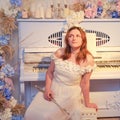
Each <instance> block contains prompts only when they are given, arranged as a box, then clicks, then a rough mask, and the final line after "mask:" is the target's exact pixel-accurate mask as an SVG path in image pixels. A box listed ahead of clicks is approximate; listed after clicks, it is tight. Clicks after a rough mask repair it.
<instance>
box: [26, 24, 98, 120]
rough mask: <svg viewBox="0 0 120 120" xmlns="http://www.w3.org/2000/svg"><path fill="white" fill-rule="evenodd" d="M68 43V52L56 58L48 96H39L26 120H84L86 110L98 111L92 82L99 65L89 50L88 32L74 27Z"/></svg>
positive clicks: (49, 73) (62, 50)
mask: <svg viewBox="0 0 120 120" xmlns="http://www.w3.org/2000/svg"><path fill="white" fill-rule="evenodd" d="M65 43H66V47H65V48H60V49H58V50H57V51H56V52H55V53H54V54H53V55H52V61H51V64H50V66H49V68H48V71H47V73H46V85H45V91H44V95H43V93H42V92H39V93H38V94H37V95H36V97H35V98H34V100H33V101H32V103H31V105H30V106H29V107H28V109H27V111H26V114H25V120H34V119H35V120H68V119H69V120H80V118H81V114H80V113H81V111H82V110H83V108H84V107H89V108H95V109H97V105H96V104H94V103H90V98H89V86H90V82H89V81H90V76H91V74H92V70H93V68H94V67H95V64H94V60H93V56H92V55H91V53H90V52H89V51H88V50H87V39H86V34H85V32H84V31H83V30H82V29H81V28H79V27H76V26H73V27H71V28H70V29H69V30H68V31H67V33H66V36H65ZM82 96H83V100H84V102H83V101H82ZM55 102H56V104H57V105H56V104H55ZM61 107H62V108H61Z"/></svg>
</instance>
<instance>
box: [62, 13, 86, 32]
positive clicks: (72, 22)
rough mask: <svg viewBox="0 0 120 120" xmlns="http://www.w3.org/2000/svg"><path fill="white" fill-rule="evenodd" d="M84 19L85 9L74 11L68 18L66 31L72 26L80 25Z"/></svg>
mask: <svg viewBox="0 0 120 120" xmlns="http://www.w3.org/2000/svg"><path fill="white" fill-rule="evenodd" d="M83 20H84V11H79V12H72V13H71V15H70V16H68V17H67V18H66V24H65V25H64V32H66V31H67V29H68V28H70V27H72V26H77V27H79V26H80V22H82V21H83Z"/></svg>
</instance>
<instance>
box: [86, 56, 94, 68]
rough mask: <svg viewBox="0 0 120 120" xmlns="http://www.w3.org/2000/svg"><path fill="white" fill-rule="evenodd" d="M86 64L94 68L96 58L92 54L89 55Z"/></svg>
mask: <svg viewBox="0 0 120 120" xmlns="http://www.w3.org/2000/svg"><path fill="white" fill-rule="evenodd" d="M86 64H87V65H91V66H94V64H95V63H94V58H93V56H92V55H91V54H87V56H86Z"/></svg>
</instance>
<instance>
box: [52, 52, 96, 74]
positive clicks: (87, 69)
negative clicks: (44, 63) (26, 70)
mask: <svg viewBox="0 0 120 120" xmlns="http://www.w3.org/2000/svg"><path fill="white" fill-rule="evenodd" d="M51 59H52V60H54V61H55V63H56V64H59V65H60V67H61V69H62V68H63V69H66V70H69V71H71V70H72V71H73V72H79V73H80V74H82V75H83V74H85V73H88V72H91V71H93V70H94V69H95V68H96V64H94V66H91V65H87V66H85V67H84V66H80V65H77V64H75V63H73V62H71V61H68V60H65V61H63V60H62V59H60V58H58V57H56V56H55V55H54V54H52V55H51ZM71 68H72V69H71Z"/></svg>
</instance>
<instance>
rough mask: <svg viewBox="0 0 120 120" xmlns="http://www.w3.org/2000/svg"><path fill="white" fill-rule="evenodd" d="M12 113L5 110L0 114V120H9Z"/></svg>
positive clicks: (9, 110) (7, 109)
mask: <svg viewBox="0 0 120 120" xmlns="http://www.w3.org/2000/svg"><path fill="white" fill-rule="evenodd" d="M11 118H12V112H11V109H10V108H6V109H5V111H4V112H2V113H0V119H1V120H11Z"/></svg>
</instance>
